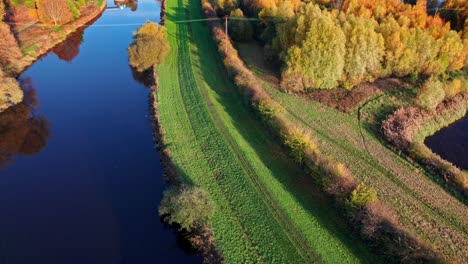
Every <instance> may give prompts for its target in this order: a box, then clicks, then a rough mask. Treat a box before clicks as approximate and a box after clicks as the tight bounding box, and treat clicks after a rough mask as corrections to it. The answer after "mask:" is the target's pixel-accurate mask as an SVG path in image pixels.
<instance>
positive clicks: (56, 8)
mask: <svg viewBox="0 0 468 264" xmlns="http://www.w3.org/2000/svg"><path fill="white" fill-rule="evenodd" d="M37 13H38V15H39V18H40V19H41V21H42V22H45V23H50V22H52V23H54V25H59V24H66V23H68V22H70V21H71V20H72V19H73V14H72V12H71V10H70V7H69V6H68V4H67V1H66V0H39V1H38V2H37Z"/></svg>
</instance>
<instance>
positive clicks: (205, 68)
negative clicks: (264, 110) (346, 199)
mask: <svg viewBox="0 0 468 264" xmlns="http://www.w3.org/2000/svg"><path fill="white" fill-rule="evenodd" d="M166 15H167V17H166V26H167V31H168V36H169V40H170V45H171V53H170V55H169V58H168V60H167V62H166V64H164V65H162V66H160V67H158V69H157V71H158V77H159V90H158V92H157V99H158V112H159V117H160V125H161V127H162V129H163V131H164V133H165V136H164V138H165V140H164V147H165V148H166V150H167V151H168V152H169V153H170V155H171V156H172V161H173V162H174V164H175V166H176V168H177V170H178V173H179V175H180V176H181V177H182V178H183V180H184V181H186V182H187V183H189V184H193V185H196V186H200V187H202V188H204V189H205V190H207V191H208V192H209V193H210V195H211V197H212V199H213V201H214V203H215V215H214V218H213V221H212V229H213V232H214V234H215V237H216V243H217V246H218V247H219V249H220V250H221V252H222V254H223V256H224V257H225V259H226V261H227V262H228V263H231V262H234V263H237V262H259V261H262V262H267V263H271V262H277V263H288V262H291V263H301V262H313V261H315V262H328V263H338V262H339V263H345V262H348V263H352V262H360V261H362V262H365V261H366V260H367V261H369V262H375V261H376V260H375V258H374V257H373V256H372V255H370V254H369V252H368V251H367V249H366V248H365V246H364V245H363V244H362V243H361V241H360V240H356V239H354V238H352V236H351V234H350V233H349V232H348V230H347V229H346V227H345V224H344V223H343V222H342V220H341V217H340V216H339V215H336V214H335V213H334V211H333V210H331V205H330V204H327V203H326V201H325V200H323V199H322V198H321V197H320V196H321V195H320V193H319V191H318V190H316V189H315V188H314V187H313V186H314V184H313V183H312V182H311V180H310V179H308V178H307V177H304V175H303V173H302V171H301V170H300V169H299V168H298V167H297V166H296V165H295V164H294V163H293V162H292V161H291V160H289V159H288V158H287V157H286V156H285V155H284V154H283V153H282V151H281V149H280V147H279V145H277V144H276V143H275V141H274V139H273V138H272V136H271V135H269V133H268V132H266V131H265V129H264V128H263V127H262V126H261V125H260V124H258V121H257V120H256V118H255V117H254V116H253V115H252V113H250V112H249V111H248V109H247V107H246V106H245V105H244V104H243V99H242V96H241V95H240V94H239V93H238V92H237V89H236V88H235V87H234V86H233V84H232V83H231V82H230V81H229V80H228V78H227V76H225V73H224V68H223V65H222V63H221V61H220V59H219V55H218V53H217V48H216V46H215V45H214V43H213V42H212V41H211V36H210V32H209V30H208V28H207V26H206V25H205V23H204V22H197V23H175V21H180V20H186V19H190V18H192V19H196V18H202V16H201V11H200V3H199V2H198V1H191V2H190V3H189V1H187V0H186V1H181V0H179V1H176V0H170V1H167V13H166Z"/></svg>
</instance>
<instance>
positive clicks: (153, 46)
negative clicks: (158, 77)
mask: <svg viewBox="0 0 468 264" xmlns="http://www.w3.org/2000/svg"><path fill="white" fill-rule="evenodd" d="M133 38H134V41H133V43H132V44H131V45H130V46H129V47H128V57H129V61H130V65H131V66H132V67H133V68H135V69H136V70H137V71H140V72H142V71H145V70H146V69H149V68H150V67H152V66H154V65H158V64H161V63H163V62H164V61H165V59H166V56H167V54H169V51H170V46H169V43H168V41H167V37H166V28H165V27H164V26H159V25H157V24H155V23H152V22H147V23H146V24H144V25H143V26H142V27H140V28H139V29H138V31H137V32H136V33H135V34H134V37H133Z"/></svg>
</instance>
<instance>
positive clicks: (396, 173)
mask: <svg viewBox="0 0 468 264" xmlns="http://www.w3.org/2000/svg"><path fill="white" fill-rule="evenodd" d="M253 45H257V44H255V43H248V44H238V45H237V47H238V49H239V50H240V55H241V56H242V58H243V59H244V61H245V62H246V64H247V65H248V67H249V68H250V69H252V71H253V72H254V73H255V74H256V75H257V76H258V77H260V78H261V79H262V80H263V86H264V88H265V90H266V91H268V93H269V94H270V95H271V96H272V97H273V98H274V100H276V101H277V102H279V103H280V104H281V105H283V106H284V107H285V108H286V110H287V113H286V114H287V116H288V118H289V119H290V120H292V121H293V122H294V123H295V124H298V125H300V126H302V127H303V128H305V129H308V130H311V131H312V132H313V134H314V135H315V136H316V137H317V138H318V139H319V145H320V149H322V150H323V151H324V152H325V153H326V154H327V155H330V156H332V157H334V158H335V159H336V160H337V161H339V162H343V163H345V164H346V165H347V166H348V167H349V168H350V169H351V170H352V172H353V173H354V175H356V177H357V178H358V179H359V180H361V181H363V182H365V183H366V184H368V185H370V186H373V187H375V188H376V189H377V190H378V194H379V199H380V200H382V201H385V202H386V203H388V204H389V205H390V206H392V207H394V208H395V209H396V211H397V213H398V217H399V219H400V221H401V222H402V223H403V225H404V226H405V227H406V228H407V229H408V230H409V231H410V232H413V233H415V234H417V235H418V236H419V237H422V238H423V239H425V240H426V241H428V242H430V243H431V244H433V245H434V246H435V248H436V250H437V251H439V252H441V253H442V254H444V255H445V256H447V257H448V258H450V259H454V260H463V259H464V258H465V257H466V245H467V239H466V238H467V234H468V233H467V226H468V225H467V223H468V221H467V218H466V215H467V214H468V210H467V207H466V206H465V204H466V201H463V199H462V198H458V199H457V198H456V197H454V196H453V195H451V194H450V193H448V192H447V190H446V189H444V188H443V187H441V186H440V185H439V184H438V183H436V182H434V179H436V178H434V177H431V176H430V175H427V174H426V173H425V172H424V171H422V170H420V168H418V167H416V166H414V165H413V164H410V163H409V162H408V161H406V160H405V159H403V158H401V157H400V156H399V155H397V154H395V153H394V152H393V151H391V150H390V149H388V148H387V147H386V146H385V144H383V142H382V140H381V137H380V134H379V133H380V121H381V120H382V119H383V118H385V117H386V115H387V114H389V113H391V112H392V111H394V110H395V103H396V104H399V105H401V104H405V103H408V102H409V101H410V100H411V98H412V97H414V96H415V92H414V90H412V89H409V90H402V91H401V90H400V91H392V92H386V93H384V94H382V95H377V96H376V97H374V98H372V99H370V100H369V101H368V102H366V103H365V104H364V105H362V106H361V108H360V110H359V111H357V112H356V113H354V114H345V113H342V112H340V111H338V110H335V109H332V108H329V107H327V106H324V105H322V104H320V103H318V102H315V101H313V100H309V99H305V98H303V97H299V96H295V95H291V94H287V93H283V92H280V91H279V90H278V89H277V87H275V84H274V83H273V82H271V81H270V80H271V77H272V76H273V75H275V74H274V73H271V71H270V70H269V69H268V65H265V64H262V63H261V62H262V60H263V58H261V54H262V53H261V52H258V48H256V47H253ZM259 53H260V58H259V55H258V54H259Z"/></svg>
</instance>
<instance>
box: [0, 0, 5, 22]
mask: <svg viewBox="0 0 468 264" xmlns="http://www.w3.org/2000/svg"><path fill="white" fill-rule="evenodd" d="M5 14H6V12H5V4H4V3H3V1H0V22H1V21H3V19H4V18H5Z"/></svg>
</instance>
